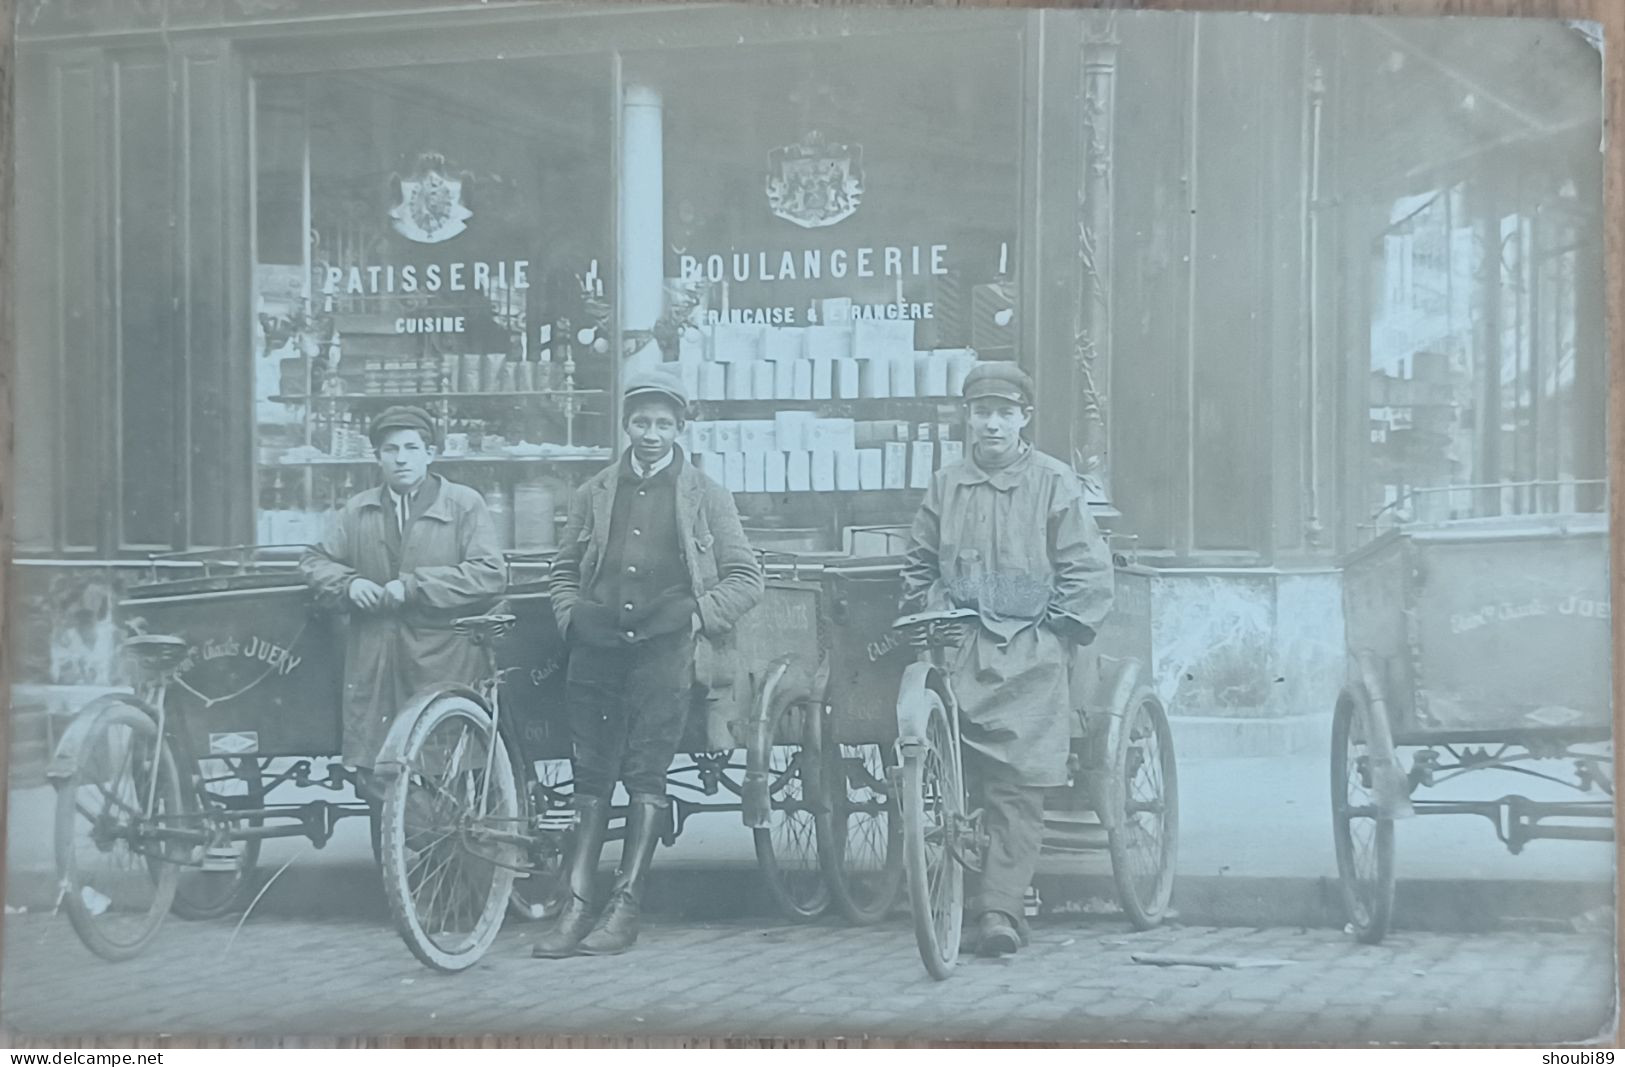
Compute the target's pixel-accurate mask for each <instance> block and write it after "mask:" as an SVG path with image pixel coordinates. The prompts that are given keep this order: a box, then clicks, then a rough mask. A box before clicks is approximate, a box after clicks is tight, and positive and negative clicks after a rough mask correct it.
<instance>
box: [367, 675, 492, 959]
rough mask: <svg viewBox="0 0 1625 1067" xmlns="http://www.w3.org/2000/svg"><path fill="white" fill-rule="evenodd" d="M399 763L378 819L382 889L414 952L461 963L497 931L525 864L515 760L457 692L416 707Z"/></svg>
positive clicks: (481, 711) (480, 710)
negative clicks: (519, 844) (516, 873)
mask: <svg viewBox="0 0 1625 1067" xmlns="http://www.w3.org/2000/svg"><path fill="white" fill-rule="evenodd" d="M493 749H495V752H494V753H493V751H492V750H493ZM400 762H401V767H400V772H399V773H398V774H397V775H395V777H394V778H392V779H390V780H389V782H388V784H387V785H386V786H385V789H384V804H383V811H382V813H381V816H380V819H379V822H380V826H379V838H380V840H379V845H380V851H381V853H382V862H383V875H384V890H385V895H386V896H387V897H388V899H389V907H390V911H391V912H392V913H393V914H394V917H395V926H396V928H397V929H398V930H399V931H400V934H401V937H402V939H403V940H404V941H405V942H406V946H407V948H409V949H411V950H412V954H413V955H414V956H416V957H417V958H418V959H419V960H421V961H422V962H423V963H425V964H427V965H428V966H430V967H433V968H435V969H436V970H440V971H461V970H464V969H466V968H468V967H472V966H473V965H474V964H476V963H478V962H479V961H480V959H481V958H482V957H483V956H484V955H485V952H486V950H487V949H489V948H490V947H491V943H492V942H493V941H495V940H496V936H497V932H498V931H499V930H500V929H501V927H502V916H503V912H504V911H505V909H506V908H507V904H508V896H509V892H510V891H511V889H512V887H513V880H514V871H515V869H516V868H517V867H519V866H521V864H522V863H523V859H524V857H523V855H522V854H521V851H520V849H519V848H518V847H517V845H516V844H515V842H516V840H517V839H518V837H519V836H520V834H521V831H522V829H523V827H522V820H521V815H520V810H521V809H520V803H519V795H518V789H517V787H516V784H515V781H514V768H513V764H512V762H510V760H509V758H508V752H507V746H506V745H504V744H503V742H502V738H500V737H499V736H497V734H496V732H495V731H494V730H492V729H491V718H490V716H489V715H487V714H486V711H485V708H484V707H483V706H482V705H481V704H480V703H479V702H478V701H476V700H473V699H470V698H469V697H466V696H461V695H456V694H446V695H444V696H440V697H437V698H436V699H434V700H431V701H430V702H429V703H428V705H427V706H425V707H424V708H423V710H422V711H421V712H419V713H418V721H417V722H416V723H414V724H413V726H412V729H411V731H410V732H409V734H408V735H407V741H406V745H405V747H404V749H403V751H402V753H401V760H400ZM487 769H489V775H488V774H487Z"/></svg>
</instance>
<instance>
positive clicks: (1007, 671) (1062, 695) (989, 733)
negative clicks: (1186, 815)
mask: <svg viewBox="0 0 1625 1067" xmlns="http://www.w3.org/2000/svg"><path fill="white" fill-rule="evenodd" d="M1111 601H1112V563H1111V553H1110V551H1109V550H1108V548H1107V545H1106V541H1105V538H1104V537H1103V536H1102V535H1101V533H1100V530H1099V528H1098V527H1097V526H1096V525H1095V521H1094V519H1093V517H1091V516H1090V514H1089V511H1088V508H1087V505H1086V504H1085V502H1084V497H1083V490H1082V486H1081V485H1080V483H1079V481H1078V477H1077V475H1076V474H1074V473H1073V472H1072V470H1071V469H1069V468H1068V467H1067V466H1066V465H1065V464H1063V463H1061V462H1060V461H1059V460H1056V459H1054V458H1052V457H1050V456H1047V455H1045V454H1044V453H1042V452H1039V451H1037V450H1036V449H1028V450H1027V452H1026V453H1025V454H1024V455H1023V456H1022V457H1020V458H1019V459H1017V460H1016V461H1015V462H1014V463H1013V464H1011V465H1010V466H1008V467H1005V468H1004V469H1002V470H997V471H984V470H982V469H981V468H980V467H978V466H977V465H976V463H975V460H974V459H973V458H971V456H969V455H967V457H966V458H965V459H963V460H961V461H959V462H957V463H954V464H951V465H949V466H946V467H944V468H942V469H941V470H939V471H938V472H937V473H936V475H935V476H934V477H933V478H932V479H931V486H930V488H929V489H928V490H927V491H926V495H925V500H924V502H923V503H922V504H921V505H920V510H919V513H918V514H917V515H916V516H915V519H914V526H913V530H912V532H911V534H910V538H909V547H908V552H907V555H906V558H905V562H904V566H903V599H902V604H901V606H900V607H901V610H902V611H903V612H905V613H912V612H918V611H930V610H942V609H946V608H959V607H968V608H975V609H976V610H977V612H978V613H979V614H980V615H981V626H980V627H979V628H978V629H977V631H976V633H975V635H974V636H973V637H972V638H971V639H970V640H969V641H967V642H966V643H965V645H964V646H963V647H961V648H960V649H959V650H958V651H957V652H954V653H950V655H951V656H952V657H953V658H952V659H951V660H950V663H951V665H952V679H953V686H954V694H955V696H956V697H958V699H959V704H960V710H961V720H960V721H961V724H962V731H963V740H964V743H965V744H966V745H967V746H969V747H970V748H973V749H975V750H977V751H979V752H981V753H982V754H983V755H985V756H987V757H990V758H991V759H992V760H993V761H994V762H995V764H996V765H997V766H998V767H999V768H1000V769H1001V770H1002V771H1003V772H1004V775H1003V776H1004V777H1007V778H1008V779H1009V780H1011V781H1014V782H1018V783H1020V784H1023V785H1029V786H1043V787H1048V786H1058V785H1065V784H1066V759H1067V753H1068V751H1069V749H1070V742H1071V717H1072V713H1073V709H1072V707H1071V704H1072V701H1071V699H1070V694H1069V687H1068V676H1067V671H1068V666H1069V663H1070V662H1071V661H1072V659H1073V658H1074V657H1073V655H1072V653H1073V650H1074V648H1076V647H1078V646H1081V645H1085V644H1088V643H1089V642H1090V641H1092V640H1093V639H1094V634H1095V631H1096V629H1097V628H1098V627H1099V626H1100V624H1101V622H1102V621H1103V620H1104V619H1105V618H1106V613H1107V611H1108V610H1109V609H1110V608H1111Z"/></svg>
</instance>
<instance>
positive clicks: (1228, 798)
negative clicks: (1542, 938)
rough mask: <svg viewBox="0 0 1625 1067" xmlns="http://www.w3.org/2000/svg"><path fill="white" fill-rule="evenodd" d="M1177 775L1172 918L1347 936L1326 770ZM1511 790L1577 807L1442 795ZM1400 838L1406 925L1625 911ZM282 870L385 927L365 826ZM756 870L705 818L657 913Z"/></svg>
mask: <svg viewBox="0 0 1625 1067" xmlns="http://www.w3.org/2000/svg"><path fill="white" fill-rule="evenodd" d="M1176 743H1177V742H1176ZM1178 772H1179V777H1180V789H1179V795H1180V821H1181V831H1180V851H1179V864H1178V872H1179V878H1178V881H1177V882H1176V883H1175V891H1174V892H1175V896H1174V907H1175V909H1176V910H1177V911H1178V912H1179V914H1180V916H1181V918H1182V919H1183V921H1185V922H1188V923H1203V924H1210V925H1230V924H1238V925H1254V926H1255V925H1291V926H1317V927H1340V926H1341V925H1342V923H1343V918H1342V916H1341V905H1340V903H1339V902H1338V897H1337V885H1336V876H1337V864H1336V857H1335V854H1334V852H1333V844H1332V832H1331V813H1330V799H1329V795H1330V786H1329V777H1330V772H1329V769H1328V766H1327V762H1326V760H1325V758H1324V757H1320V758H1316V757H1295V758H1282V759H1207V760H1203V759H1186V760H1182V761H1180V763H1179V765H1178ZM1509 792H1523V793H1525V794H1527V795H1532V796H1537V797H1546V798H1552V797H1562V796H1563V795H1564V794H1563V793H1561V792H1556V791H1550V790H1547V789H1545V788H1544V787H1543V783H1541V782H1539V781H1536V780H1533V779H1529V778H1527V777H1525V776H1516V777H1515V776H1512V775H1507V774H1483V775H1479V776H1477V777H1476V778H1475V777H1474V776H1468V777H1467V778H1466V779H1463V780H1460V781H1458V782H1456V783H1452V784H1451V786H1450V788H1449V789H1448V790H1445V789H1440V790H1435V791H1433V792H1430V793H1429V794H1428V795H1429V796H1437V797H1441V798H1443V797H1469V796H1471V797H1479V798H1494V797H1499V796H1501V795H1502V794H1503V793H1509ZM322 795H323V796H325V797H326V798H327V799H330V800H333V799H340V796H339V795H338V794H330V793H328V794H322ZM1574 795H1576V794H1572V793H1571V794H1569V796H1574ZM316 796H317V794H316V793H315V792H314V791H299V790H295V789H291V788H290V789H287V790H286V791H285V792H283V793H282V795H280V796H278V797H276V798H275V799H278V800H290V801H295V802H303V801H308V800H312V799H316ZM10 802H11V810H10V833H9V840H8V846H7V847H8V852H7V884H6V902H7V903H8V904H9V905H11V906H13V907H26V908H28V909H30V910H38V909H40V908H42V907H50V906H52V904H53V903H54V883H55V878H54V875H53V874H52V868H53V863H54V861H53V857H52V846H51V827H52V815H53V810H54V802H55V798H54V793H53V791H52V790H51V789H50V787H41V788H35V789H25V790H18V791H15V792H13V793H12V795H11V797H10ZM1395 839H1396V848H1395V853H1396V857H1395V863H1396V868H1397V871H1398V877H1399V881H1400V884H1399V904H1398V908H1397V914H1396V923H1397V925H1399V926H1401V927H1404V926H1411V927H1413V928H1423V929H1432V930H1487V929H1494V928H1496V927H1498V926H1502V925H1505V924H1507V923H1508V922H1512V923H1514V924H1516V923H1518V922H1523V923H1524V924H1525V925H1527V924H1528V923H1529V921H1534V922H1536V923H1541V924H1545V925H1547V926H1552V927H1556V926H1563V925H1566V924H1567V923H1568V921H1569V920H1571V919H1573V918H1574V917H1576V916H1578V915H1580V914H1581V913H1583V912H1587V911H1590V910H1593V909H1596V908H1599V907H1605V906H1611V905H1612V903H1613V877H1614V853H1613V849H1612V847H1611V846H1610V845H1608V844H1602V843H1588V842H1568V841H1537V842H1534V843H1532V844H1530V845H1529V846H1528V848H1527V849H1526V850H1525V851H1524V853H1523V855H1521V856H1513V855H1509V854H1508V853H1507V851H1506V849H1505V848H1504V847H1503V846H1502V845H1501V844H1500V842H1499V841H1497V840H1496V837H1495V830H1494V827H1493V826H1492V825H1491V824H1490V823H1489V822H1488V821H1486V820H1484V819H1481V818H1476V817H1472V816H1450V817H1429V818H1416V819H1410V820H1405V821H1403V822H1400V823H1399V824H1397V826H1396V831H1395ZM614 854H615V850H614V848H613V847H611V848H610V849H607V850H606V855H605V863H606V866H607V865H608V864H609V863H611V862H613V859H614ZM284 863H289V868H288V870H287V871H286V872H285V873H284V874H283V875H282V877H281V878H280V879H279V880H278V883H277V885H276V886H275V887H273V889H272V890H271V892H269V893H267V894H266V897H265V899H264V900H263V901H262V902H261V904H260V907H261V909H264V910H267V911H268V912H269V913H273V914H284V915H293V916H300V917H309V918H317V917H324V916H325V917H336V918H344V917H362V916H366V917H369V918H378V917H380V916H381V915H382V911H381V909H382V907H383V902H382V900H381V897H380V894H379V893H378V892H377V885H378V882H377V875H376V872H375V870H374V868H373V860H372V854H371V850H370V848H369V846H368V843H367V839H366V825H365V821H364V820H360V819H351V820H346V821H344V822H341V823H340V824H339V826H338V828H337V830H336V832H335V834H334V837H333V840H332V841H331V842H329V844H328V845H327V847H326V848H325V849H321V850H315V849H312V848H311V847H310V846H309V844H308V843H306V842H305V841H303V840H302V839H301V840H280V841H267V842H266V843H265V845H264V848H263V851H262V856H261V867H262V870H263V871H265V872H266V873H270V872H273V871H276V870H277V869H278V868H280V867H281V866H282V865H283V864H284ZM1056 864H1061V865H1062V866H1059V867H1057V866H1056ZM754 872H755V854H754V851H753V846H752V841H751V834H750V832H749V831H748V830H747V829H745V828H744V827H743V826H742V825H740V822H739V816H738V815H737V814H728V813H724V814H715V815H710V814H702V815H698V816H695V817H694V818H692V819H691V820H690V821H689V823H688V825H687V827H686V828H685V830H684V832H683V835H682V837H681V838H680V839H679V840H678V842H677V845H676V847H674V848H672V849H669V850H662V851H661V853H660V854H659V855H658V857H657V867H656V874H655V876H654V879H653V884H652V885H651V893H652V894H653V896H652V899H651V902H650V903H651V906H652V907H653V908H655V909H656V910H657V911H663V912H669V913H674V914H677V915H681V916H684V917H688V918H694V919H728V918H737V917H742V916H747V915H766V914H769V913H770V912H769V905H768V902H767V901H766V899H765V894H764V892H763V891H762V889H761V886H760V884H759V882H758V880H757V878H756V877H755V873H754ZM1046 872H1048V873H1046ZM1040 875H1041V877H1040V880H1039V889H1040V892H1041V894H1042V895H1043V898H1044V903H1045V907H1046V909H1047V910H1061V911H1067V910H1078V909H1079V908H1082V909H1084V910H1099V909H1100V908H1101V907H1104V904H1103V903H1102V902H1103V901H1104V900H1110V899H1111V897H1112V889H1111V882H1110V867H1109V864H1108V863H1107V861H1106V858H1105V856H1104V854H1101V855H1099V856H1091V857H1086V858H1084V859H1083V860H1082V861H1077V860H1065V861H1053V862H1052V861H1049V860H1046V862H1045V866H1044V867H1042V868H1041V870H1040Z"/></svg>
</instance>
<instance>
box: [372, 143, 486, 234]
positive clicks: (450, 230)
mask: <svg viewBox="0 0 1625 1067" xmlns="http://www.w3.org/2000/svg"><path fill="white" fill-rule="evenodd" d="M468 177H469V176H468V175H467V174H463V175H461V176H459V177H451V176H449V175H447V174H446V159H445V157H444V156H441V155H437V154H434V153H426V154H424V155H422V156H419V157H418V163H417V170H415V171H414V172H413V173H412V174H411V175H410V176H408V177H405V178H402V177H401V176H400V175H398V174H394V175H391V176H390V184H391V186H393V188H394V192H395V197H396V201H397V202H396V204H395V206H394V207H392V208H390V209H389V217H390V218H391V219H393V220H394V224H395V232H396V233H398V234H400V235H401V236H402V237H405V238H407V239H408V240H411V241H416V242H418V243H419V244H439V243H440V242H441V241H447V240H450V239H451V238H453V237H456V236H457V235H458V234H460V233H462V232H463V231H464V230H466V229H468V226H467V223H468V220H469V219H471V218H473V217H474V212H473V211H471V210H469V208H468V206H467V205H466V204H464V203H463V189H464V186H465V184H466V183H467V180H468Z"/></svg>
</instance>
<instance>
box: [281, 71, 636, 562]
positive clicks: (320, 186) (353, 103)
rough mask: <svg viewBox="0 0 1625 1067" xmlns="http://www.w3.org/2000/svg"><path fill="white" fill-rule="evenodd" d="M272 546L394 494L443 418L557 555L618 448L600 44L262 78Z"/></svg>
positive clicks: (509, 533)
mask: <svg viewBox="0 0 1625 1067" xmlns="http://www.w3.org/2000/svg"><path fill="white" fill-rule="evenodd" d="M255 96H256V108H255V115H256V132H255V142H256V153H257V165H256V183H257V184H256V220H255V235H256V262H255V279H254V284H255V297H256V304H257V306H256V309H255V324H254V326H255V342H256V352H255V355H254V399H255V421H256V431H257V439H256V446H257V473H258V486H257V491H258V504H259V508H258V512H257V524H258V529H257V537H258V540H259V541H260V542H261V543H265V544H275V543H304V542H308V541H311V540H313V539H315V538H317V537H319V536H320V534H321V529H322V526H323V524H324V523H325V522H326V518H327V514H328V513H329V512H331V511H332V510H333V509H335V508H337V507H339V506H340V505H342V504H343V502H344V501H345V500H346V499H348V498H349V496H351V495H352V494H354V493H355V492H358V491H360V490H362V489H365V488H368V487H370V486H372V485H373V484H375V476H374V471H373V470H372V469H371V464H372V462H373V457H372V451H371V448H370V445H369V443H368V441H367V436H366V431H367V426H368V424H369V422H370V421H371V419H372V418H373V417H374V416H376V415H377V414H378V413H379V412H380V411H381V410H383V408H385V407H386V406H389V405H392V404H414V405H418V406H421V407H423V408H425V409H426V410H427V411H428V412H429V413H430V414H431V415H432V416H433V418H434V419H435V420H436V423H437V424H438V430H439V433H440V436H441V438H442V458H441V460H440V461H439V465H438V467H437V469H438V470H440V471H441V472H442V473H444V474H445V475H446V476H448V477H450V478H452V479H454V480H456V481H459V482H463V483H465V484H469V485H472V486H474V487H475V488H477V489H478V490H479V491H480V492H481V493H482V494H483V495H484V496H485V498H486V501H487V503H488V504H489V505H490V508H491V511H492V514H493V517H494V518H495V520H496V522H497V526H498V530H499V534H500V536H501V538H502V540H503V541H504V543H505V544H506V545H507V546H510V547H519V548H538V549H539V548H547V547H550V546H552V545H553V543H554V538H555V535H556V532H557V529H558V526H559V523H560V522H561V520H562V516H563V514H564V511H565V509H566V506H567V503H568V495H569V490H570V488H571V486H572V485H573V484H574V483H575V482H576V481H577V480H579V478H580V476H581V475H583V474H587V473H591V472H592V471H593V470H596V469H597V467H599V466H601V465H602V464H603V462H604V461H605V460H606V459H607V458H608V457H609V455H610V450H611V447H612V446H613V444H614V437H615V433H614V428H613V426H612V425H611V423H610V418H611V416H612V410H613V403H612V399H613V397H612V389H613V386H614V368H613V366H612V360H613V357H612V355H611V346H610V342H611V337H612V335H613V332H614V324H613V323H612V321H611V308H612V305H613V301H614V300H615V298H616V294H615V292H614V286H613V282H612V279H613V278H614V277H615V272H614V256H613V247H614V245H613V233H614V211H613V205H614V187H615V186H614V181H613V177H612V171H611V161H612V158H613V152H612V150H611V145H612V137H613V130H614V122H613V120H612V111H611V106H612V105H611V101H612V98H613V94H612V82H611V73H610V65H609V62H608V60H607V59H605V58H603V57H594V58H591V59H571V60H552V61H547V62H540V61H510V62H505V63H500V64H478V65H447V66H438V67H430V68H414V69H411V70H382V71H372V72H350V73H335V74H326V75H318V76H312V77H304V78H266V79H261V80H260V81H259V82H258V83H257V84H256V94H255Z"/></svg>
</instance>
